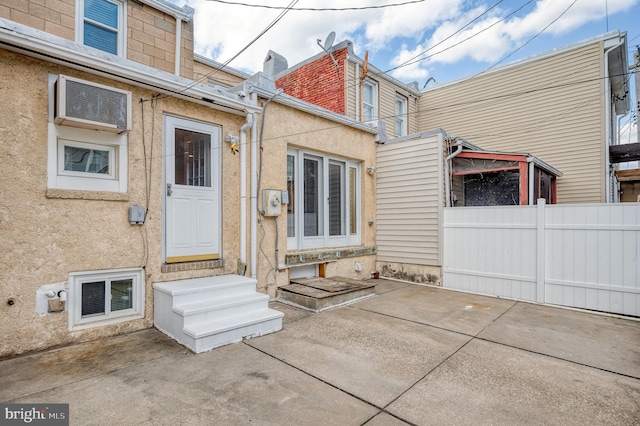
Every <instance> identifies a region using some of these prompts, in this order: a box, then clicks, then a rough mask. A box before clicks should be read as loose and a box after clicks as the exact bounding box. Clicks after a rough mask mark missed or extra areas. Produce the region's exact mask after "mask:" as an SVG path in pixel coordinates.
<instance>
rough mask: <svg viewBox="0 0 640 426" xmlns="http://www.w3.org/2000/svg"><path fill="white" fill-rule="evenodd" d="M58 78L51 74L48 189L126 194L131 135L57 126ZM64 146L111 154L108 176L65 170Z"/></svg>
mask: <svg viewBox="0 0 640 426" xmlns="http://www.w3.org/2000/svg"><path fill="white" fill-rule="evenodd" d="M57 77H58V76H57V75H54V74H50V75H49V123H48V142H47V155H48V163H47V187H48V188H50V189H66V190H77V191H104V192H120V193H126V192H127V188H128V182H127V179H128V169H129V165H128V140H129V136H128V134H127V133H123V134H122V135H118V134H116V133H111V132H106V131H96V130H87V129H81V128H76V127H70V126H65V125H59V124H55V122H54V110H55V100H56V91H55V82H56V79H57ZM65 144H66V145H71V146H82V147H84V148H88V149H100V150H109V151H110V152H112V153H113V163H112V164H110V173H109V175H108V176H106V175H101V174H98V173H82V172H70V171H67V170H64V145H65ZM110 160H111V156H110Z"/></svg>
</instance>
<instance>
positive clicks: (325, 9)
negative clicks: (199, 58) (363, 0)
mask: <svg viewBox="0 0 640 426" xmlns="http://www.w3.org/2000/svg"><path fill="white" fill-rule="evenodd" d="M209 1H211V2H215V3H222V4H227V5H232V6H245V7H253V8H261V9H276V10H283V9H284V10H286V9H289V10H293V11H307V12H342V11H350V10H369V9H385V8H388V7H398V6H406V5H408V4H414V3H424V2H425V1H426V0H410V1H405V2H402V3H392V4H383V5H378V6H362V7H322V8H314V7H296V8H288V7H283V6H269V5H266V4H249V3H242V2H234V1H225V0H209Z"/></svg>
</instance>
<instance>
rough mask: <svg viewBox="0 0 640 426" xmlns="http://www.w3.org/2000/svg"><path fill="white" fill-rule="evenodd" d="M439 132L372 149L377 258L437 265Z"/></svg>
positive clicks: (440, 192) (440, 191)
mask: <svg viewBox="0 0 640 426" xmlns="http://www.w3.org/2000/svg"><path fill="white" fill-rule="evenodd" d="M441 147H442V135H441V134H440V133H438V134H434V135H430V136H425V137H420V138H415V139H407V140H398V141H393V142H389V143H386V144H384V145H379V146H378V147H377V160H376V164H377V168H376V182H377V183H376V196H377V203H376V207H377V209H376V210H377V213H376V223H377V232H376V243H377V246H378V261H380V262H398V263H409V264H416V265H431V266H439V265H440V246H439V233H440V228H439V223H440V211H441V209H442V206H443V199H444V198H443V186H442V185H443V184H442V182H443V181H442V173H440V169H441V167H442V166H441V164H442V151H441Z"/></svg>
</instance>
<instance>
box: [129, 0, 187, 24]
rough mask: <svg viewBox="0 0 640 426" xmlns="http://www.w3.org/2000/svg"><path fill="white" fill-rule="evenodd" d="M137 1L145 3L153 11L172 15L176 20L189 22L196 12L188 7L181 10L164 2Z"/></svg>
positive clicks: (158, 0) (156, 0) (157, 0)
mask: <svg viewBox="0 0 640 426" xmlns="http://www.w3.org/2000/svg"><path fill="white" fill-rule="evenodd" d="M137 1H138V2H140V3H144V4H146V5H147V6H150V7H152V8H153V9H156V10H159V11H161V12H164V13H166V14H167V15H171V16H173V17H174V18H176V19H181V20H183V21H187V22H189V21H191V20H192V19H193V12H194V10H193V9H192V8H190V7H189V6H186V5H185V6H184V7H183V8H180V7H178V6H176V5H174V4H171V3H169V2H166V1H163V0H137Z"/></svg>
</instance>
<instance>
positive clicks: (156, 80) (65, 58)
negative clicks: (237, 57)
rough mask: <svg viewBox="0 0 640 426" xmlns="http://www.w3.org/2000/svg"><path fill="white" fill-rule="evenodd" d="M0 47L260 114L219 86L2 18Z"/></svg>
mask: <svg viewBox="0 0 640 426" xmlns="http://www.w3.org/2000/svg"><path fill="white" fill-rule="evenodd" d="M0 47H2V48H5V49H7V50H10V51H13V52H17V53H20V54H23V55H27V56H30V57H35V58H38V59H41V60H44V61H47V62H51V63H56V64H60V65H64V66H67V67H70V68H74V69H78V70H81V71H85V72H89V73H91V74H95V75H101V76H104V77H108V78H111V79H114V80H118V81H121V82H124V83H127V84H132V85H134V86H138V87H144V88H147V89H151V90H156V91H159V92H162V93H165V94H167V95H170V96H175V97H180V98H182V99H185V100H189V101H191V102H194V103H199V104H203V105H207V106H209V107H211V108H214V109H219V110H222V111H227V112H229V113H233V114H246V113H247V112H258V111H260V110H261V108H259V107H258V106H256V105H251V104H249V103H247V102H245V101H242V100H241V97H240V96H238V95H237V94H235V93H232V92H230V91H227V90H226V89H224V88H222V87H220V86H218V87H211V86H207V85H203V84H200V83H198V82H196V81H194V80H190V79H186V78H183V77H180V76H177V75H175V74H171V73H168V72H166V71H161V70H159V69H157V68H152V67H149V66H147V65H143V64H140V63H138V62H134V61H131V60H129V59H125V58H122V57H120V56H115V55H112V54H109V53H106V52H102V51H100V50H97V49H93V48H90V47H87V46H84V45H81V44H78V43H75V42H73V41H71V40H67V39H64V38H61V37H57V36H54V35H52V34H49V33H45V32H43V31H40V30H37V29H35V28H31V27H28V26H26V25H22V24H18V23H16V22H14V21H10V20H8V19H4V18H0Z"/></svg>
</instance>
